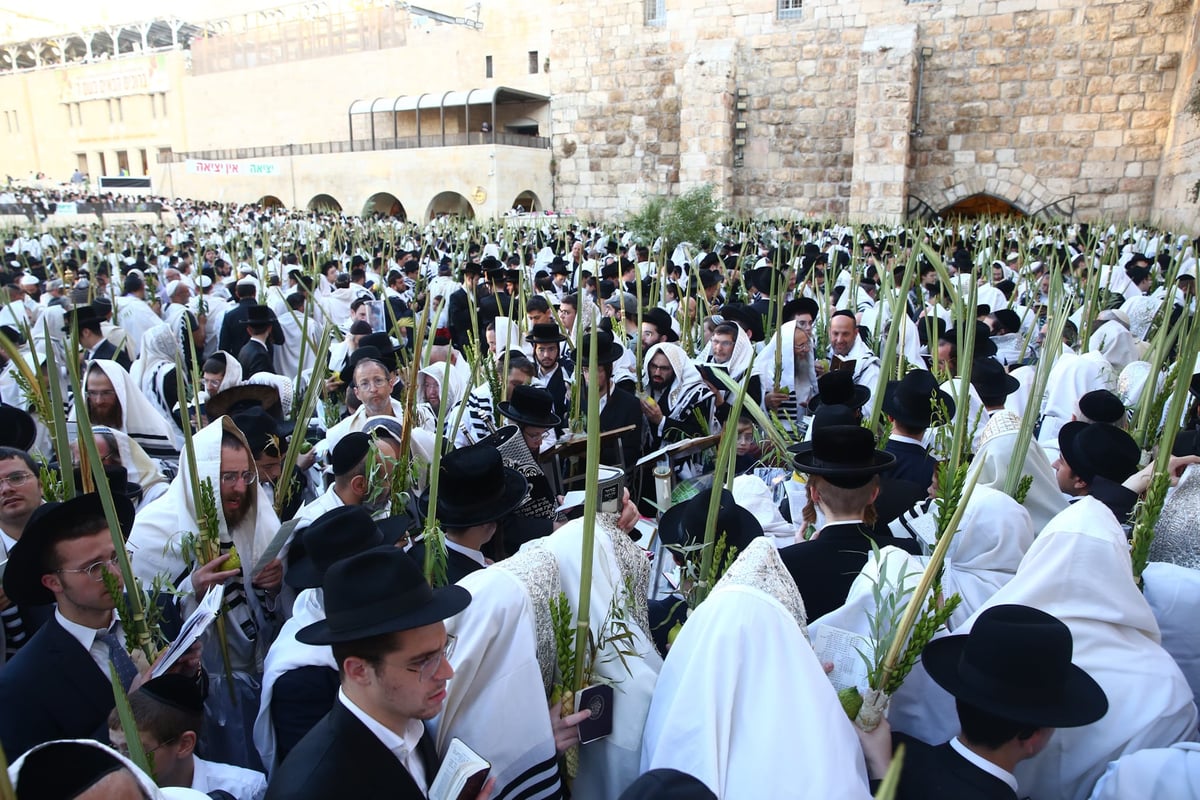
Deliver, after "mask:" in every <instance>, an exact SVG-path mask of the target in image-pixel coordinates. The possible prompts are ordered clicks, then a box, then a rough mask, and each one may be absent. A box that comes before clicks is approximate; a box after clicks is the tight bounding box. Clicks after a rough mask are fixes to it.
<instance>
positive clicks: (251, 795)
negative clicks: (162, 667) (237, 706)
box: [108, 674, 267, 800]
mask: <svg viewBox="0 0 1200 800" xmlns="http://www.w3.org/2000/svg"><path fill="white" fill-rule="evenodd" d="M204 696H205V692H204V691H203V689H202V688H201V684H200V682H199V681H197V680H195V679H193V678H188V677H186V676H183V675H174V674H167V675H162V676H160V677H158V678H154V679H152V680H149V681H146V683H144V684H142V686H141V688H139V689H137V690H136V691H133V692H130V693H129V707H130V710H131V711H132V712H133V721H134V724H135V725H136V726H137V731H138V738H139V739H140V740H141V744H142V749H143V750H144V751H145V753H146V756H147V757H148V758H149V759H150V763H151V767H152V768H153V777H154V782H155V783H157V784H158V785H159V786H162V787H167V786H182V787H185V788H189V789H195V790H196V791H198V792H204V793H206V794H207V793H209V792H216V791H220V792H225V793H227V794H228V795H230V796H232V797H233V798H234V800H262V797H263V795H265V794H266V793H267V779H266V777H265V776H264V775H263V774H262V773H261V772H256V771H254V770H251V769H245V768H243V767H235V766H233V765H232V764H221V763H218V762H215V761H205V760H204V759H202V758H200V757H199V756H197V755H196V744H197V742H198V741H199V740H200V738H201V730H200V729H201V727H202V723H203V721H204ZM108 737H109V741H111V742H112V746H113V749H115V750H116V751H117V752H119V753H122V754H124V755H128V754H129V748H128V744H127V742H126V740H125V731H124V729H123V728H122V727H121V717H120V715H119V714H118V713H117V710H116V709H115V708H114V709H113V710H112V712H111V713H110V714H109V715H108Z"/></svg>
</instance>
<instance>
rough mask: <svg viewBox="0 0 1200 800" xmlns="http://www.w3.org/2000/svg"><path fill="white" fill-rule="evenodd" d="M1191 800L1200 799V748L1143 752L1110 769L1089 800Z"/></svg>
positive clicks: (1177, 746) (1188, 744)
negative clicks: (1148, 799)
mask: <svg viewBox="0 0 1200 800" xmlns="http://www.w3.org/2000/svg"><path fill="white" fill-rule="evenodd" d="M1148 797H1152V798H1154V800H1191V798H1195V797H1200V744H1197V743H1195V742H1179V743H1177V744H1173V745H1171V746H1170V747H1156V748H1151V749H1149V750H1140V751H1138V752H1136V753H1130V754H1129V755H1127V756H1122V757H1121V758H1119V759H1117V760H1116V761H1114V762H1112V763H1111V764H1109V765H1108V769H1107V770H1105V772H1104V775H1102V776H1101V777H1100V780H1099V781H1097V782H1096V788H1095V790H1094V791H1093V792H1092V795H1091V798H1090V800H1145V798H1148Z"/></svg>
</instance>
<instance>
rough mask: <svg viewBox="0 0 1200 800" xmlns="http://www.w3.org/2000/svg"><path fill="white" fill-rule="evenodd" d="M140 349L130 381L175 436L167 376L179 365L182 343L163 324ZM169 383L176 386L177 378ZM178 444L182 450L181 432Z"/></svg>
mask: <svg viewBox="0 0 1200 800" xmlns="http://www.w3.org/2000/svg"><path fill="white" fill-rule="evenodd" d="M141 345H142V352H141V355H139V356H138V360H137V361H135V362H133V368H132V369H130V371H129V377H130V378H131V379H132V380H134V381H136V382H137V384H138V387H139V389H140V390H141V392H142V394H143V395H144V396H145V397H146V398H147V399H149V400H150V403H151V404H152V405H153V406H154V408H155V410H156V411H158V414H159V416H161V417H162V418H163V420H164V421H165V422H166V423H167V424H168V425H169V426H170V427H171V429H172V431H173V432H174V430H175V428H176V425H175V421H174V420H173V419H172V417H171V409H169V408H167V396H166V380H167V373H168V372H170V371H171V369H172V368H173V367H174V366H175V365H176V363H177V359H178V358H179V357H180V355H181V348H180V344H179V339H178V338H177V337H176V334H175V332H174V331H172V330H171V328H170V327H169V326H168V325H167V324H166V323H163V324H161V325H155V326H154V327H153V328H151V329H150V330H149V331H147V332H146V335H145V337H143V339H142V342H141ZM170 380H171V381H172V383H173V382H174V381H175V376H174V375H171V377H170ZM172 388H174V387H172ZM175 444H176V447H181V446H182V444H183V440H182V431H180V432H178V433H177V434H176V439H175Z"/></svg>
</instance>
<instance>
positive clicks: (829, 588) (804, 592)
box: [779, 523, 920, 620]
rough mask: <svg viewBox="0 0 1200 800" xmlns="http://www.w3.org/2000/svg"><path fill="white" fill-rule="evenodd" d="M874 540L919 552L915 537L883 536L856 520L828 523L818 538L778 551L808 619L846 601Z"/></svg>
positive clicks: (881, 545)
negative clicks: (794, 583)
mask: <svg viewBox="0 0 1200 800" xmlns="http://www.w3.org/2000/svg"><path fill="white" fill-rule="evenodd" d="M872 540H873V541H874V542H875V543H876V544H877V545H878V546H879V547H880V548H883V547H887V546H888V545H893V546H895V547H899V548H900V549H902V550H906V551H908V552H910V553H913V554H918V553H919V552H920V551H919V549H918V547H917V543H916V542H915V541H913V540H912V539H895V538H892V537H890V536H880V535H878V534H874V533H873V532H872V531H871V529H870V528H867V527H864V526H862V525H858V524H854V523H847V524H841V525H839V524H833V525H826V526H825V528H823V529H822V530H821V535H820V536H818V537H817V538H815V539H811V540H809V541H807V542H799V543H797V544H793V545H788V546H787V547H784V548H783V549H781V550H780V551H779V555H780V557H781V558H783V564H784V566H786V567H787V569H788V572H790V573H791V575H792V580H794V581H795V582H796V588H797V589H799V590H800V596H801V597H803V598H804V611H805V613H806V614H807V616H808V619H809V620H814V619H816V618H817V617H820V616H823V615H824V614H828V613H829V612H830V611H833V610H834V609H835V608H840V607H841V605H842V604H843V603H845V602H846V595H848V594H849V593H850V584H852V583H854V579H855V578H856V577H858V573H859V571H860V570H862V568H863V566H864V565H865V564H866V563H867V556H868V554H869V553H870V552H871V541H872Z"/></svg>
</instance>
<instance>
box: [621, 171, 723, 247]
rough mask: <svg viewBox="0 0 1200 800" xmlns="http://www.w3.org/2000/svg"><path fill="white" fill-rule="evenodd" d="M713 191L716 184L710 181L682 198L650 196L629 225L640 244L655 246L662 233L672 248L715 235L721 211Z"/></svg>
mask: <svg viewBox="0 0 1200 800" xmlns="http://www.w3.org/2000/svg"><path fill="white" fill-rule="evenodd" d="M713 191H714V187H713V185H712V184H711V183H706V184H704V185H703V186H697V187H696V188H695V189H689V190H688V191H686V192H684V193H683V194H681V195H679V196H678V197H664V196H662V195H656V196H654V197H651V198H649V199H647V200H646V203H645V204H644V205H643V206H642V209H641V211H639V212H638V213H636V214H634V215H633V216H631V217H630V218H629V219H628V220H627V221H626V223H625V226H626V228H627V229H628V230H629V231H631V232H632V233H633V238H634V240H635V241H636V242H637V243H638V244H644V245H647V246H650V245H653V244H654V243H655V242H656V241H657V240H658V238H659V237H660V236H661V237H662V239H663V247H664V248H665V249H668V250H669V249H673V248H674V247H675V245H677V244H679V243H680V242H699V241H701V240H702V239H708V238H711V237H712V235H713V226H715V225H716V223H717V219H718V218H719V217H720V213H721V211H720V208H719V207H718V206H717V202H716V200H715V199H714V198H713Z"/></svg>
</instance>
